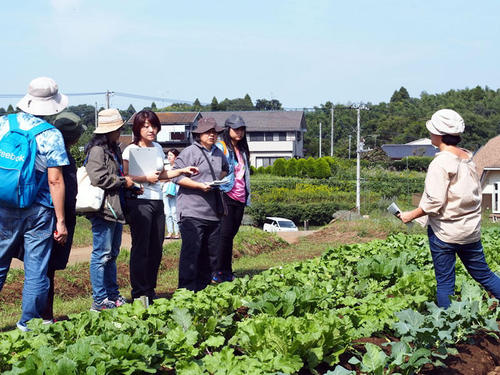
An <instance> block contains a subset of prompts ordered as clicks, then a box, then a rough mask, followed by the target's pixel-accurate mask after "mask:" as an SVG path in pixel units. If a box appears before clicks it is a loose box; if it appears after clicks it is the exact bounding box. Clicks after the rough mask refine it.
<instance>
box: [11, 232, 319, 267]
mask: <svg viewBox="0 0 500 375" xmlns="http://www.w3.org/2000/svg"><path fill="white" fill-rule="evenodd" d="M312 233H314V231H313V230H307V231H299V232H278V233H277V235H278V236H279V237H281V238H282V239H284V240H285V241H286V242H288V243H289V244H293V243H297V242H298V241H299V239H300V238H301V237H304V236H308V235H310V234H312ZM165 241H166V242H167V241H176V240H165ZM131 245H132V239H131V238H130V233H127V232H123V234H122V246H121V247H122V248H123V249H127V250H130V247H131ZM91 253H92V246H86V247H74V248H73V249H71V254H70V256H69V262H68V264H75V263H82V262H88V261H89V260H90V254H91ZM10 268H15V269H23V262H21V261H20V260H18V259H12V263H11V265H10Z"/></svg>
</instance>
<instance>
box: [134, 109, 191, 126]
mask: <svg viewBox="0 0 500 375" xmlns="http://www.w3.org/2000/svg"><path fill="white" fill-rule="evenodd" d="M155 113H156V115H157V116H158V118H159V119H160V123H161V124H162V125H175V124H192V123H193V122H195V121H196V119H197V118H198V116H199V113H200V112H155ZM134 117H135V114H134V116H132V117H131V118H130V119H129V120H128V121H127V124H130V125H131V124H133V122H134Z"/></svg>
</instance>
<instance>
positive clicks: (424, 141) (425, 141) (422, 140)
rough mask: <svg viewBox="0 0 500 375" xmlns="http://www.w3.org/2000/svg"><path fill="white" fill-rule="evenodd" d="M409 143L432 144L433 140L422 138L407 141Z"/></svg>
mask: <svg viewBox="0 0 500 375" xmlns="http://www.w3.org/2000/svg"><path fill="white" fill-rule="evenodd" d="M405 144H407V145H432V141H431V140H430V139H429V138H420V139H417V140H416V141H413V142H408V143H405Z"/></svg>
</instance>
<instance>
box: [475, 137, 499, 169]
mask: <svg viewBox="0 0 500 375" xmlns="http://www.w3.org/2000/svg"><path fill="white" fill-rule="evenodd" d="M498 150H500V135H497V136H496V137H494V138H491V139H490V140H489V141H488V142H487V143H486V144H485V145H484V146H483V147H481V148H480V149H479V150H478V151H477V152H476V153H475V155H474V157H473V158H472V160H473V161H474V163H475V164H476V170H477V174H478V176H479V177H481V176H482V175H483V171H484V169H485V168H486V167H489V168H498V167H500V152H498Z"/></svg>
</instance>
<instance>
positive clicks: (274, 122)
mask: <svg viewBox="0 0 500 375" xmlns="http://www.w3.org/2000/svg"><path fill="white" fill-rule="evenodd" d="M232 114H235V115H239V116H241V117H242V118H243V120H245V123H246V126H247V130H248V131H272V130H281V131H287V130H288V131H301V130H305V128H306V120H305V117H304V111H227V112H226V111H225V112H201V115H202V117H213V118H214V119H215V121H217V124H219V125H220V126H224V122H225V121H226V119H227V118H228V117H229V116H231V115H232Z"/></svg>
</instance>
